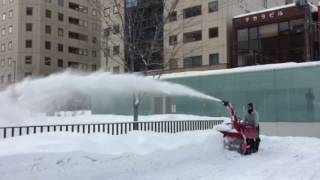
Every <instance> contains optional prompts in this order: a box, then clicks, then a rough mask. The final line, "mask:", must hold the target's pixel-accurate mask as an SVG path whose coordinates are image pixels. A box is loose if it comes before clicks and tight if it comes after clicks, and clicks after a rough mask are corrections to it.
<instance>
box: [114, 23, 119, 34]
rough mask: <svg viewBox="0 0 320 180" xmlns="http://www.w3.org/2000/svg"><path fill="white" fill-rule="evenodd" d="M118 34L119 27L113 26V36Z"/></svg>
mask: <svg viewBox="0 0 320 180" xmlns="http://www.w3.org/2000/svg"><path fill="white" fill-rule="evenodd" d="M119 32H120V26H119V25H116V26H113V34H118V33H119Z"/></svg>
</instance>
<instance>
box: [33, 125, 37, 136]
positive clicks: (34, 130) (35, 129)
mask: <svg viewBox="0 0 320 180" xmlns="http://www.w3.org/2000/svg"><path fill="white" fill-rule="evenodd" d="M36 133H37V126H33V134H36Z"/></svg>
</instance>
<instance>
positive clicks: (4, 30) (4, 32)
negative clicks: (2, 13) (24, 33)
mask: <svg viewBox="0 0 320 180" xmlns="http://www.w3.org/2000/svg"><path fill="white" fill-rule="evenodd" d="M5 35H6V28H2V29H1V36H5Z"/></svg>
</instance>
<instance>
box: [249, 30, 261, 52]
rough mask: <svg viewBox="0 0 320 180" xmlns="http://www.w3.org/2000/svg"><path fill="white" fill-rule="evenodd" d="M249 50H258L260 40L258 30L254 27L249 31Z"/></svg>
mask: <svg viewBox="0 0 320 180" xmlns="http://www.w3.org/2000/svg"><path fill="white" fill-rule="evenodd" d="M249 48H250V49H258V48H259V40H258V28H257V27H253V28H250V29H249Z"/></svg>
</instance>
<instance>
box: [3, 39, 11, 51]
mask: <svg viewBox="0 0 320 180" xmlns="http://www.w3.org/2000/svg"><path fill="white" fill-rule="evenodd" d="M6 47H7V44H6V43H1V46H0V52H6V51H7V50H8V51H10V50H12V48H13V43H12V41H9V42H8V49H7V48H6Z"/></svg>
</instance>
